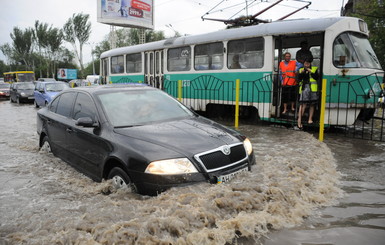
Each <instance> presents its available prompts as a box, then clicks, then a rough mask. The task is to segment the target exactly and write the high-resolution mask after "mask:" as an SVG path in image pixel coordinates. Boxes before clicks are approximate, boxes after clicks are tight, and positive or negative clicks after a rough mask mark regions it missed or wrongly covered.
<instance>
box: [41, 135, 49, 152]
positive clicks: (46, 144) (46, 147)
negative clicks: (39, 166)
mask: <svg viewBox="0 0 385 245" xmlns="http://www.w3.org/2000/svg"><path fill="white" fill-rule="evenodd" d="M40 151H43V152H47V153H52V149H51V143H50V142H49V139H48V136H44V138H43V142H42V144H41V147H40Z"/></svg>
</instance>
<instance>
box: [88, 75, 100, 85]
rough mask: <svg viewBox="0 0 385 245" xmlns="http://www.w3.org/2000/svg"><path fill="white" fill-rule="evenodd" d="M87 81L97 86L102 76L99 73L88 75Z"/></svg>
mask: <svg viewBox="0 0 385 245" xmlns="http://www.w3.org/2000/svg"><path fill="white" fill-rule="evenodd" d="M86 81H87V82H89V83H90V86H95V85H99V84H100V76H99V75H88V76H87V77H86Z"/></svg>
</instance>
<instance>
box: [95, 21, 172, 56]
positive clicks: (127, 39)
mask: <svg viewBox="0 0 385 245" xmlns="http://www.w3.org/2000/svg"><path fill="white" fill-rule="evenodd" d="M139 30H140V29H137V28H123V29H119V30H116V33H115V34H116V37H117V38H116V39H117V40H118V41H117V43H116V47H117V48H119V47H125V46H132V45H136V44H139ZM163 39H165V36H164V32H163V31H153V30H145V40H146V42H154V41H159V40H163ZM110 49H111V45H110V43H109V40H108V36H106V37H105V38H104V40H103V41H101V42H100V43H99V44H98V45H96V47H95V49H94V52H93V54H95V55H96V57H100V55H101V54H102V53H103V52H105V51H107V50H110Z"/></svg>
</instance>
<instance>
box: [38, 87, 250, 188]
mask: <svg viewBox="0 0 385 245" xmlns="http://www.w3.org/2000/svg"><path fill="white" fill-rule="evenodd" d="M37 114H38V116H37V132H38V134H39V136H40V137H39V145H40V147H45V148H47V149H48V150H50V151H52V153H53V154H54V155H55V156H57V157H59V158H61V159H62V160H64V161H66V162H68V163H70V164H71V165H72V166H74V167H75V168H77V169H78V170H79V171H81V172H82V173H84V174H86V175H88V176H89V177H91V178H92V179H94V180H95V181H101V180H102V179H113V183H114V185H115V186H116V187H118V188H119V187H123V186H125V185H128V186H129V187H131V188H132V189H133V190H134V191H137V192H138V193H141V194H148V195H154V194H157V193H159V192H162V191H164V190H167V189H168V188H170V187H175V186H181V185H188V184H192V183H197V182H204V181H206V182H211V183H220V182H225V181H229V180H230V179H231V178H232V177H233V176H234V175H236V174H237V173H239V172H243V171H250V170H251V165H252V164H255V157H254V154H253V149H252V146H251V143H250V141H249V140H248V139H247V138H246V137H245V136H243V135H241V134H240V133H238V132H236V131H234V130H232V129H229V128H226V127H224V126H222V125H220V124H218V123H215V122H213V121H211V120H209V119H207V118H204V117H202V116H199V115H197V114H195V113H194V112H192V111H191V110H189V109H188V108H186V107H185V106H184V105H183V104H181V103H180V102H179V101H177V100H176V99H174V98H172V97H171V96H169V95H168V94H167V93H165V92H163V91H161V90H159V89H155V88H152V87H148V86H144V85H139V84H137V85H125V86H117V85H106V86H97V87H79V88H74V89H67V90H65V91H63V92H61V93H60V94H59V95H58V96H57V97H55V99H54V100H53V101H52V102H51V103H50V104H49V105H48V106H47V107H45V108H43V109H40V110H39V111H38V113H37Z"/></svg>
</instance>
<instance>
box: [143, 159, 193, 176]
mask: <svg viewBox="0 0 385 245" xmlns="http://www.w3.org/2000/svg"><path fill="white" fill-rule="evenodd" d="M197 172H198V170H197V169H196V168H195V167H194V165H193V164H192V163H191V162H190V160H188V159H187V158H176V159H167V160H160V161H154V162H151V163H150V164H149V165H148V166H147V168H146V170H145V173H148V174H187V173H197Z"/></svg>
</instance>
